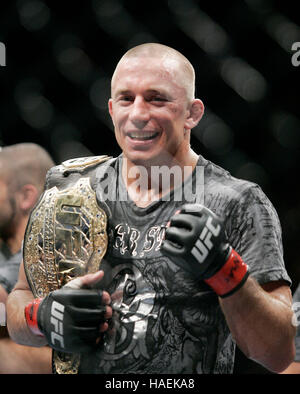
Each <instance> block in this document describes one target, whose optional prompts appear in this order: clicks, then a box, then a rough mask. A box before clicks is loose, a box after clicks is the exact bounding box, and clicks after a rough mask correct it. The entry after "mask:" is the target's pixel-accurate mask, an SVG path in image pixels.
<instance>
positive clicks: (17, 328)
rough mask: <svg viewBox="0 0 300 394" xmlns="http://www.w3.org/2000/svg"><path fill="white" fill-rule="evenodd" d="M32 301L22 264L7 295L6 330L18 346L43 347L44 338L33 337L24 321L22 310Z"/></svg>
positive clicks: (44, 343) (45, 343)
mask: <svg viewBox="0 0 300 394" xmlns="http://www.w3.org/2000/svg"><path fill="white" fill-rule="evenodd" d="M33 299H34V296H33V294H32V292H31V290H30V287H29V284H28V281H27V278H26V275H25V271H24V264H23V262H22V263H21V265H20V271H19V278H18V282H17V283H16V285H15V287H14V288H13V290H12V292H11V293H10V294H9V296H8V299H7V302H6V308H7V328H8V332H9V335H10V337H11V338H12V340H13V341H14V342H16V343H18V344H20V345H30V346H36V347H40V346H44V345H47V341H46V338H44V337H42V336H37V335H34V333H33V332H32V331H31V330H30V329H29V327H28V326H27V323H26V320H25V314H24V309H25V307H26V305H27V304H28V303H29V302H30V301H32V300H33Z"/></svg>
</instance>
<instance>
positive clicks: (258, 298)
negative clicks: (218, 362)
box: [220, 277, 295, 372]
mask: <svg viewBox="0 0 300 394" xmlns="http://www.w3.org/2000/svg"><path fill="white" fill-rule="evenodd" d="M220 304H221V307H222V310H223V312H224V315H225V318H226V321H227V324H228V326H229V328H230V331H231V333H232V336H233V338H234V339H235V341H236V343H237V345H238V346H239V347H240V349H241V350H242V351H243V352H244V353H245V355H246V356H247V357H248V358H250V359H252V360H254V361H256V362H258V363H260V364H262V365H263V366H265V367H266V368H268V369H270V370H271V371H274V372H281V371H283V370H284V369H285V368H286V367H287V366H288V365H289V364H290V363H291V362H292V361H293V360H294V357H295V345H294V337H295V327H294V326H293V325H292V317H293V311H292V308H291V305H292V295H291V291H290V288H289V287H288V286H287V285H286V284H285V283H284V282H283V281H282V282H281V281H278V282H270V283H267V284H265V285H264V286H263V288H262V287H261V286H260V285H259V284H258V283H257V282H256V280H255V279H253V278H251V277H248V279H247V281H246V282H245V284H244V285H243V286H242V287H241V288H240V289H239V290H238V291H237V292H235V293H234V294H232V295H231V296H229V297H226V298H220Z"/></svg>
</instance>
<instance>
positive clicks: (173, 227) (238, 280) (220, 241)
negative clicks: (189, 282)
mask: <svg viewBox="0 0 300 394" xmlns="http://www.w3.org/2000/svg"><path fill="white" fill-rule="evenodd" d="M161 250H162V252H163V253H164V254H166V255H168V256H169V257H170V258H171V259H172V260H173V261H174V263H176V264H177V265H178V266H180V267H181V268H182V269H184V270H187V271H189V272H190V273H191V274H192V276H193V277H194V278H195V279H196V280H203V281H204V282H206V283H207V284H208V285H209V286H210V287H211V288H212V290H214V291H215V293H216V294H217V295H218V296H219V299H220V304H221V307H222V309H223V312H224V315H225V318H226V320H227V323H228V326H229V328H230V330H231V333H232V335H233V337H234V339H235V340H236V342H237V344H238V346H239V347H240V349H241V350H242V351H243V352H244V353H245V354H246V355H247V356H248V357H249V358H252V359H254V360H255V361H257V362H259V363H261V364H262V365H264V366H265V367H267V368H269V369H270V370H272V371H275V372H280V371H282V370H283V369H284V368H286V367H287V366H288V365H289V364H290V363H291V362H292V361H293V359H294V356H295V346H294V337H295V327H294V326H293V325H292V317H293V310H292V307H291V300H292V297H291V292H290V289H289V287H288V286H287V284H286V282H285V281H284V280H281V281H276V282H274V281H273V282H271V281H270V282H269V283H267V284H266V285H264V289H263V288H262V287H261V286H260V285H259V284H258V283H257V282H256V280H255V279H254V278H253V277H251V276H250V274H249V267H248V266H247V264H246V263H245V262H244V261H243V259H242V258H241V256H240V255H239V254H238V253H237V252H236V251H235V250H234V249H233V248H232V246H231V245H230V244H229V243H228V241H227V239H226V236H225V233H224V227H223V224H222V221H221V220H220V219H219V218H218V217H217V216H216V215H215V214H214V213H213V212H212V211H210V210H209V209H207V208H206V207H204V206H201V205H198V204H186V205H184V206H183V207H182V209H181V211H180V213H179V214H176V215H174V216H173V217H172V218H171V220H170V224H169V227H168V228H167V230H166V233H165V239H164V241H163V243H162V245H161ZM274 258H276V257H274Z"/></svg>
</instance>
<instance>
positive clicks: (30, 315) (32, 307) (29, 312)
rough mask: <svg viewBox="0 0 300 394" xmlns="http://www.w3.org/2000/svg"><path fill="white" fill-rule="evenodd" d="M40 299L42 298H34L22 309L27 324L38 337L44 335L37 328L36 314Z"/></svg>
mask: <svg viewBox="0 0 300 394" xmlns="http://www.w3.org/2000/svg"><path fill="white" fill-rule="evenodd" d="M42 300H43V299H42V298H35V299H34V300H33V301H30V302H29V304H27V305H26V307H25V310H24V312H25V319H26V323H27V326H28V327H29V329H30V330H31V331H32V332H33V333H34V334H35V335H37V336H40V337H43V336H44V335H43V333H42V332H41V330H40V329H39V326H38V318H37V314H38V309H39V306H40V304H41V302H42Z"/></svg>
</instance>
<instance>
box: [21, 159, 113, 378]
mask: <svg viewBox="0 0 300 394" xmlns="http://www.w3.org/2000/svg"><path fill="white" fill-rule="evenodd" d="M100 158H102V156H100ZM104 158H105V159H103V160H102V161H106V160H107V159H106V158H107V156H104ZM80 160H82V159H80ZM98 162H99V161H98ZM66 163H67V162H66ZM93 163H94V162H93ZM63 164H64V163H63ZM79 165H81V166H86V163H84V164H82V163H81V164H80V163H79ZM71 166H75V167H76V166H77V167H78V163H77V164H76V163H74V160H72V163H71ZM65 167H67V166H66V165H65ZM69 168H71V167H69ZM106 227H107V216H106V213H105V211H104V210H103V209H101V208H100V207H99V205H98V203H97V199H96V193H95V192H94V190H93V189H92V187H91V185H90V178H89V177H79V179H78V180H77V181H75V182H74V183H73V184H71V185H68V186H66V187H65V188H60V189H58V188H57V187H56V186H54V187H52V188H51V189H49V190H47V191H45V193H44V194H43V196H42V198H41V200H40V201H39V203H38V204H37V205H36V207H35V208H34V210H33V211H32V213H31V216H30V219H29V221H28V225H27V229H26V233H25V238H24V247H23V255H24V268H25V273H26V276H27V280H28V283H29V285H30V287H31V290H32V292H33V295H34V297H38V298H40V297H45V296H46V295H47V294H48V293H49V292H51V291H53V290H56V289H58V288H60V287H62V286H64V285H65V284H66V283H67V282H69V281H70V280H72V279H74V278H75V277H78V276H82V275H85V274H87V273H93V272H96V271H98V270H99V267H100V263H101V260H102V258H103V256H104V255H105V253H106V248H107V243H108V237H107V232H106ZM79 364H80V355H79V354H70V353H63V352H58V351H56V350H53V367H54V372H55V373H58V374H76V373H78V369H79Z"/></svg>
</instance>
